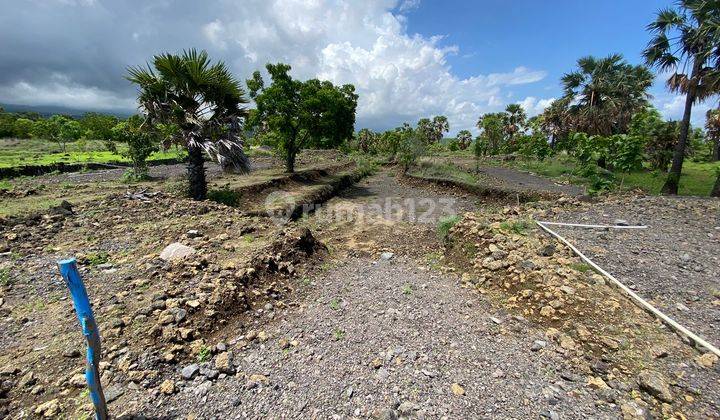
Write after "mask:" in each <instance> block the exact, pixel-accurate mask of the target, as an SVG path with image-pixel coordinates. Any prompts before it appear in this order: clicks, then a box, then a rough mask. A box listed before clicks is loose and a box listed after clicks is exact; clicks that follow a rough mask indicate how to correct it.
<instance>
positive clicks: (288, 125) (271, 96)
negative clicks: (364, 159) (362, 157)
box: [247, 63, 358, 172]
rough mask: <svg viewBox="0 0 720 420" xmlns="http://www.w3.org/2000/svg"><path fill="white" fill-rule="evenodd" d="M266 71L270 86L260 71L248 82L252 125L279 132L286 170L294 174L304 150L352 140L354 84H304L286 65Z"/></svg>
mask: <svg viewBox="0 0 720 420" xmlns="http://www.w3.org/2000/svg"><path fill="white" fill-rule="evenodd" d="M265 68H266V69H267V71H268V73H269V74H270V79H271V83H270V85H269V86H265V83H264V81H263V79H262V77H261V75H260V72H259V71H256V72H254V73H253V76H252V78H251V79H248V80H247V85H248V89H249V90H250V97H251V98H253V99H254V100H255V104H256V105H257V113H255V114H254V115H253V120H252V121H251V124H252V125H253V126H257V125H259V124H261V123H262V124H267V127H268V130H270V131H272V132H275V133H277V135H278V138H279V142H278V144H277V148H278V151H279V152H280V153H281V154H282V155H283V156H284V158H285V169H286V170H287V172H294V170H295V159H296V157H297V154H298V153H299V152H300V150H302V149H303V148H305V147H308V146H316V147H317V146H319V147H335V146H339V145H340V144H342V142H343V141H344V140H346V139H349V138H351V137H352V134H353V131H354V127H355V110H356V108H357V99H358V97H357V95H356V94H355V88H354V87H353V86H352V85H344V86H342V87H335V86H333V85H332V83H330V82H327V81H319V80H316V79H312V80H308V81H306V82H301V81H299V80H295V79H293V78H292V76H290V74H289V72H290V69H291V67H290V66H289V65H287V64H282V63H278V64H270V63H268V64H267V65H266V66H265Z"/></svg>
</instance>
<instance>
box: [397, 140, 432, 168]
mask: <svg viewBox="0 0 720 420" xmlns="http://www.w3.org/2000/svg"><path fill="white" fill-rule="evenodd" d="M424 152H425V142H423V141H422V140H421V139H420V138H419V137H418V136H416V135H415V134H414V133H413V134H409V135H405V136H403V138H402V140H401V141H400V144H399V147H398V151H397V155H396V158H397V162H398V163H399V164H400V166H401V167H402V169H403V171H404V172H407V170H408V169H410V167H411V166H412V165H414V164H415V162H416V161H417V159H418V157H420V156H422V154H423V153H424Z"/></svg>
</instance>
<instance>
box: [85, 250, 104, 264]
mask: <svg viewBox="0 0 720 420" xmlns="http://www.w3.org/2000/svg"><path fill="white" fill-rule="evenodd" d="M108 260H110V254H108V253H107V251H98V252H91V253H90V254H87V255H86V256H85V261H87V264H88V265H100V264H105V263H106V262H108Z"/></svg>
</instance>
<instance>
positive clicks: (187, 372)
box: [180, 363, 200, 380]
mask: <svg viewBox="0 0 720 420" xmlns="http://www.w3.org/2000/svg"><path fill="white" fill-rule="evenodd" d="M199 370H200V366H198V365H197V364H195V363H193V364H191V365H188V366H185V367H184V368H182V370H181V371H180V375H181V376H182V378H183V379H185V380H190V379H192V378H193V377H195V375H196V374H197V373H198V371H199Z"/></svg>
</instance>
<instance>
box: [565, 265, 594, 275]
mask: <svg viewBox="0 0 720 420" xmlns="http://www.w3.org/2000/svg"><path fill="white" fill-rule="evenodd" d="M570 268H572V269H573V270H575V271H579V272H581V273H586V272H588V271H590V270H592V267H590V266H589V265H588V264H585V263H572V264H570Z"/></svg>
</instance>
